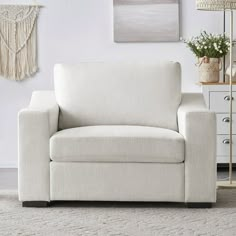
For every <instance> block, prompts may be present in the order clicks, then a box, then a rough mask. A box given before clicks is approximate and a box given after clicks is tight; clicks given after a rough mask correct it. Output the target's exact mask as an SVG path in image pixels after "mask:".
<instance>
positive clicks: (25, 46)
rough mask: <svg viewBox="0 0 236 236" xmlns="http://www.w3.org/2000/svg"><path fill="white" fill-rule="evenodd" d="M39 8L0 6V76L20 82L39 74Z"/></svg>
mask: <svg viewBox="0 0 236 236" xmlns="http://www.w3.org/2000/svg"><path fill="white" fill-rule="evenodd" d="M39 9H40V6H39V5H0V58H1V60H0V75H1V76H3V77H5V78H7V79H13V80H22V79H25V78H26V77H29V76H31V75H32V74H34V73H35V72H36V71H37V70H38V64H37V26H36V25H37V17H38V13H39Z"/></svg>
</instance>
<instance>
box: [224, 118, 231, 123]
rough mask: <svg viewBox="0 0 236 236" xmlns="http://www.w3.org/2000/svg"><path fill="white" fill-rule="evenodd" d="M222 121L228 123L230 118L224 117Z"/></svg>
mask: <svg viewBox="0 0 236 236" xmlns="http://www.w3.org/2000/svg"><path fill="white" fill-rule="evenodd" d="M222 121H223V122H227V123H229V122H230V118H229V117H225V118H224V119H223V120H222Z"/></svg>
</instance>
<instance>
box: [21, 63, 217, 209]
mask: <svg viewBox="0 0 236 236" xmlns="http://www.w3.org/2000/svg"><path fill="white" fill-rule="evenodd" d="M215 122H216V121H215V114H214V113H212V112H209V111H208V110H207V109H206V107H205V104H204V100H203V96H202V95H201V94H181V72H180V65H179V64H178V63H174V62H166V63H161V64H141V63H123V64H115V63H114V64H113V63H82V64H79V65H77V66H69V65H57V66H56V67H55V95H54V91H38V92H34V93H33V95H32V99H31V102H30V105H29V107H28V108H26V109H24V110H22V111H20V113H19V200H20V201H22V202H23V206H47V205H48V203H49V202H51V201H55V200H87V201H93V200H95V201H165V202H166V201H169V202H185V203H187V204H188V206H190V207H199V206H200V207H210V206H211V203H214V202H215V201H216V186H215V183H216V160H215V157H216V154H215V149H216V144H215V142H216V140H215V137H216V135H215V132H216V127H215V126H216V124H215Z"/></svg>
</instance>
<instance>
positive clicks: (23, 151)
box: [18, 91, 59, 201]
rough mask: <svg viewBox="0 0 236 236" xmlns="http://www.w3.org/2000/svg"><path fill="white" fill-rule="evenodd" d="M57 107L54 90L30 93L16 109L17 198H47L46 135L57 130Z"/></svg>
mask: <svg viewBox="0 0 236 236" xmlns="http://www.w3.org/2000/svg"><path fill="white" fill-rule="evenodd" d="M58 112H59V108H58V105H57V104H56V100H55V96H54V92H51V91H44V92H34V93H33V95H32V99H31V103H30V106H29V107H28V108H26V109H24V110H21V111H20V112H19V120H18V129H19V134H18V135H19V137H18V140H19V172H18V173H19V176H18V190H19V199H20V201H49V200H50V196H49V195H50V194H49V187H50V180H49V175H50V174H49V162H50V157H49V138H50V136H51V135H52V134H53V133H55V132H56V131H57V124H58Z"/></svg>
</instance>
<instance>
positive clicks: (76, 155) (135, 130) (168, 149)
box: [50, 125, 184, 163]
mask: <svg viewBox="0 0 236 236" xmlns="http://www.w3.org/2000/svg"><path fill="white" fill-rule="evenodd" d="M50 157H51V159H52V160H53V161H65V162H70V161H71V162H74V161H87V162H98V161H103V162H165V163H171V162H173V163H177V162H183V161H184V139H183V136H182V135H180V134H179V133H177V132H175V131H173V130H168V129H162V128H154V127H144V126H119V125H114V126H103V125H100V126H86V127H80V128H72V129H66V130H62V131H59V132H57V133H56V134H54V135H53V136H52V137H51V139H50Z"/></svg>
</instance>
